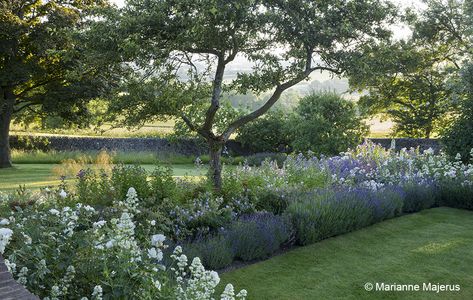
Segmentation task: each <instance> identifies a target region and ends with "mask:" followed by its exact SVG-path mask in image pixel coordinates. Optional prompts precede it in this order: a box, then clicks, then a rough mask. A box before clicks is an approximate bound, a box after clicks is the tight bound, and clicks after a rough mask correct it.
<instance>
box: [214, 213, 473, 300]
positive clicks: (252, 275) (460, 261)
mask: <svg viewBox="0 0 473 300" xmlns="http://www.w3.org/2000/svg"><path fill="white" fill-rule="evenodd" d="M472 254H473V212H470V211H464V210H457V209H451V208H435V209H430V210H425V211H422V212H420V213H417V214H412V215H407V216H403V217H400V218H396V219H392V220H389V221H385V222H382V223H379V224H376V225H373V226H371V227H368V228H365V229H362V230H359V231H356V232H352V233H348V234H345V235H342V236H339V237H335V238H331V239H327V240H325V241H322V242H319V243H316V244H313V245H310V246H306V247H301V248H298V249H295V250H293V251H290V252H288V253H286V254H284V255H280V256H276V257H274V258H272V259H269V260H267V261H263V262H260V263H256V264H254V265H251V266H248V267H245V268H242V269H239V270H236V271H233V272H229V273H226V274H224V275H223V283H224V284H225V283H227V282H231V283H233V284H234V285H235V288H236V290H239V289H242V288H245V289H247V290H248V292H249V296H250V297H249V298H248V299H258V300H262V299H271V300H275V299H278V300H279V299H298V300H301V299H473V255H472ZM367 282H370V283H376V282H379V283H382V282H384V283H390V284H393V283H398V284H420V285H421V286H422V284H423V283H424V282H425V283H429V282H430V283H433V284H437V283H440V284H460V286H461V291H460V292H440V293H438V294H436V293H435V292H431V293H428V292H379V291H378V292H376V291H371V292H367V291H365V289H364V285H365V283H367Z"/></svg>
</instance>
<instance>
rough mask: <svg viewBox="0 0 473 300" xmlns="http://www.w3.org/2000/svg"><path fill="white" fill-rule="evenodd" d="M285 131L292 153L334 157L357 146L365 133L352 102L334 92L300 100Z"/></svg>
mask: <svg viewBox="0 0 473 300" xmlns="http://www.w3.org/2000/svg"><path fill="white" fill-rule="evenodd" d="M287 128H288V129H286V130H287V131H288V132H290V136H292V137H296V138H294V139H293V140H292V143H291V145H292V148H293V149H294V150H295V151H300V152H307V151H311V152H313V153H315V154H316V155H320V154H324V155H337V154H339V153H340V152H342V151H346V150H347V149H349V148H352V147H356V146H357V145H359V144H360V143H361V142H362V140H363V137H364V136H366V134H368V126H367V125H366V124H365V123H363V121H362V118H361V117H360V115H359V113H358V111H357V109H356V106H355V103H354V102H352V101H349V100H345V99H343V98H342V97H340V96H339V95H337V94H336V93H333V92H322V93H316V94H312V95H309V96H306V97H304V98H302V99H301V100H300V102H299V105H298V106H297V108H296V110H295V114H294V116H293V118H292V120H291V121H290V124H289V126H287Z"/></svg>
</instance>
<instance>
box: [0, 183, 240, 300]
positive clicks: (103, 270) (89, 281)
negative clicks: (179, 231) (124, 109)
mask: <svg viewBox="0 0 473 300" xmlns="http://www.w3.org/2000/svg"><path fill="white" fill-rule="evenodd" d="M64 193H67V192H66V191H64ZM59 197H62V195H59ZM66 197H67V195H66ZM112 211H114V213H113V214H110V215H107V214H103V212H101V211H97V210H96V209H94V208H93V207H91V206H88V205H82V204H77V205H75V206H74V207H69V206H66V207H59V206H56V205H52V206H51V205H49V206H48V205H46V204H42V205H34V206H31V207H28V208H26V209H20V208H18V209H17V210H14V211H12V212H11V214H10V216H8V218H3V219H0V224H1V225H0V226H1V228H0V250H1V253H3V256H4V258H5V263H6V265H7V266H8V268H9V270H10V272H11V273H12V274H13V276H14V278H15V279H16V280H17V281H18V282H19V283H20V284H22V285H24V286H25V287H26V288H27V289H28V290H30V291H31V292H33V293H34V294H36V295H38V296H40V297H41V298H43V299H48V300H53V299H66V298H67V299H117V298H129V299H214V298H215V288H216V286H217V284H218V283H219V277H218V274H217V273H216V272H213V271H207V270H205V268H204V267H203V266H202V264H201V263H200V260H199V259H198V258H195V259H194V260H193V262H192V263H191V264H190V265H188V264H187V260H186V258H185V255H184V254H183V253H182V249H181V248H180V247H177V248H176V249H175V250H174V252H173V254H172V256H171V257H170V258H169V259H168V261H167V262H166V259H165V256H164V253H165V250H166V248H167V246H166V238H165V236H164V235H162V234H153V235H151V236H147V237H144V236H141V235H140V234H139V233H138V232H137V231H136V229H137V226H136V220H135V214H137V213H139V212H140V206H139V200H138V195H137V194H136V191H135V190H134V189H132V188H130V189H129V191H128V194H127V198H126V199H125V200H124V201H117V202H115V204H114V206H113V208H112ZM108 216H110V217H108ZM244 295H246V292H245V291H242V292H240V293H239V294H238V295H237V296H235V297H237V298H238V299H244V298H245V297H244ZM222 297H223V296H222ZM225 297H226V296H225ZM235 297H233V298H225V299H235Z"/></svg>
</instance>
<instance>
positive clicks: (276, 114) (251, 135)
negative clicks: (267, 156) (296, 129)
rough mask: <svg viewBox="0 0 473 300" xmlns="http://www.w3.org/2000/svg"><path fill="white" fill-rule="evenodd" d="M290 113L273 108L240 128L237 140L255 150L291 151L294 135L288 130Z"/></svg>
mask: <svg viewBox="0 0 473 300" xmlns="http://www.w3.org/2000/svg"><path fill="white" fill-rule="evenodd" d="M288 125H289V114H288V113H286V112H284V111H283V110H282V109H272V110H270V111H269V112H267V113H266V114H265V115H264V116H262V117H260V118H258V119H256V120H254V121H253V122H250V123H248V124H246V125H245V126H242V127H240V128H239V129H238V135H237V137H236V140H237V141H238V142H240V143H241V144H242V145H243V146H244V147H248V148H249V149H251V151H254V152H289V148H290V145H291V143H292V141H293V135H292V134H291V133H290V131H289V130H288Z"/></svg>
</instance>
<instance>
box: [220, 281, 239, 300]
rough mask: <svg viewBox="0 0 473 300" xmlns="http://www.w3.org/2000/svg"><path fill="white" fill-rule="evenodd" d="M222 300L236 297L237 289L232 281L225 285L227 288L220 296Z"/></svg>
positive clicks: (230, 299)
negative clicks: (235, 289)
mask: <svg viewBox="0 0 473 300" xmlns="http://www.w3.org/2000/svg"><path fill="white" fill-rule="evenodd" d="M220 299H221V300H233V299H235V291H234V289H233V285H232V284H231V283H229V284H227V285H226V286H225V290H224V291H223V293H222V296H221V297H220Z"/></svg>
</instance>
